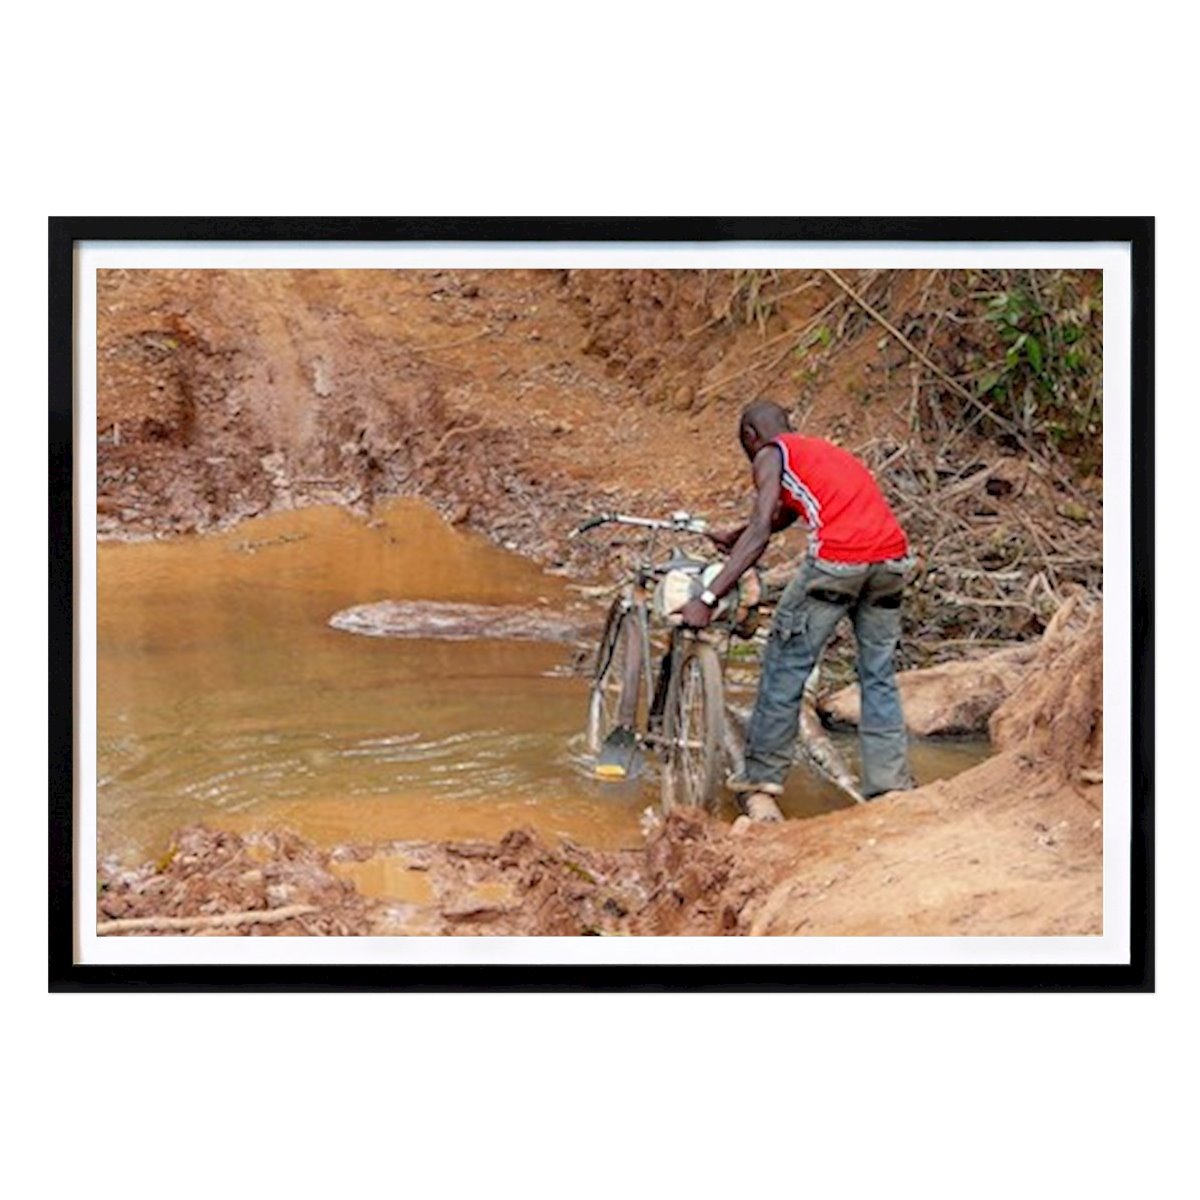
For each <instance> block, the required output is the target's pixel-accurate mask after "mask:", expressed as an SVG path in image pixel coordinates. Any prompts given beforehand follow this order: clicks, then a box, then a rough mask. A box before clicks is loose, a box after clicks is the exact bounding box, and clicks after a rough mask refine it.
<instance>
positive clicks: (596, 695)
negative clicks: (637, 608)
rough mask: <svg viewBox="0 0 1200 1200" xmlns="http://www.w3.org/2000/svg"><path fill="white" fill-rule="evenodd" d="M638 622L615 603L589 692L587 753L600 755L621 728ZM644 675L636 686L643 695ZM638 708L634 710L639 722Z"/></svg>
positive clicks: (597, 650) (624, 608) (631, 613)
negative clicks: (629, 659) (619, 721)
mask: <svg viewBox="0 0 1200 1200" xmlns="http://www.w3.org/2000/svg"><path fill="white" fill-rule="evenodd" d="M637 634H638V628H637V618H636V616H635V615H634V611H633V609H631V608H627V607H626V606H625V604H624V603H622V601H620V600H614V601H613V604H612V607H611V608H610V609H609V610H608V618H607V620H606V621H605V623H604V632H603V633H602V634H601V635H600V644H599V645H598V646H597V648H596V664H595V666H594V668H593V671H592V686H591V689H590V690H589V692H588V712H587V752H588V753H589V754H591V755H593V756H595V755H597V754H599V753H600V748H601V747H602V746H603V745H604V742H605V739H606V738H607V737H608V735H609V734H610V733H612V731H613V730H614V729H616V727H617V713H618V712H619V711H620V707H621V702H622V700H623V699H624V680H625V662H626V657H627V656H628V654H629V653H630V651H631V649H633V648H634V647H635V645H636V643H635V641H634V639H635V638H636V637H637ZM641 681H642V672H641V671H640V670H639V671H638V677H637V683H636V684H635V685H634V686H635V687H636V689H637V691H638V693H639V700H640V693H641ZM636 713H637V706H636V705H635V707H634V714H635V721H636Z"/></svg>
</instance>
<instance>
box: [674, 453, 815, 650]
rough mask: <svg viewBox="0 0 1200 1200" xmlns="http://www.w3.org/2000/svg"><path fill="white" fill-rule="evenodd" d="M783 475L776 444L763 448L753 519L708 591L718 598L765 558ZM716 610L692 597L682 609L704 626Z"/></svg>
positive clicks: (683, 616) (685, 618) (756, 472)
mask: <svg viewBox="0 0 1200 1200" xmlns="http://www.w3.org/2000/svg"><path fill="white" fill-rule="evenodd" d="M782 478H783V457H782V455H780V454H779V452H778V450H777V449H776V448H774V447H764V448H763V449H762V450H760V451H759V453H758V455H757V457H756V458H755V460H754V486H755V489H756V490H755V494H754V509H753V511H752V512H751V514H750V520H749V521H748V522H747V523H746V525H745V527H744V528H743V529H742V531H741V534H740V535H739V537H738V539H737V541H736V542H734V544H733V549H732V550H731V551H730V552H729V559H728V561H727V562H726V563H725V566H724V568H723V569H722V571H721V573H720V574H719V575H718V576H717V577H716V579H714V580H713V581H712V583H711V584H710V585H709V590H710V591H711V592H712V594H713V595H714V596H716V598H717V599H718V600H719V599H720V598H721V597H722V596H724V595H725V593H726V592H728V591H730V590H731V589H732V588H733V585H734V584H735V583H737V581H738V580H739V579H740V578H741V577H742V576H743V575H744V574H745V573H746V572H747V571H748V570H749V569H750V568H751V567H752V566H754V564H755V563H756V562H758V560H759V559H760V558H761V557H762V552H763V551H764V550H765V549H766V548H767V543H768V542H769V541H770V540H771V534H772V533H773V532H774V531H775V529H776V521H777V519H778V518H779V515H780V514H779V509H780V504H779V499H780V491H779V489H780V483H781V481H782ZM791 523H792V522H791V520H785V521H783V522H782V523H781V524H779V526H778V528H780V529H782V528H786V526H788V525H790V524H791ZM712 614H713V610H712V609H711V608H709V606H708V605H707V604H705V603H704V601H703V600H700V599H696V600H689V601H688V602H687V604H685V605H684V606H683V608H682V609H681V610H680V617H681V619H682V620H683V623H684V624H685V625H693V626H695V627H696V628H700V629H702V628H703V627H704V626H705V625H707V624H708V623H709V621H711V620H712Z"/></svg>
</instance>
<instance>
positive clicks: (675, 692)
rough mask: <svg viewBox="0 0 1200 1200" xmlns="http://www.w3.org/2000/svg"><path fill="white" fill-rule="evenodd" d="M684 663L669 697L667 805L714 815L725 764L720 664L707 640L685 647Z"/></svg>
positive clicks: (664, 799) (665, 769) (664, 801)
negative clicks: (701, 809)
mask: <svg viewBox="0 0 1200 1200" xmlns="http://www.w3.org/2000/svg"><path fill="white" fill-rule="evenodd" d="M679 650H680V659H679V665H678V667H677V668H676V670H675V672H674V676H673V678H672V681H671V688H670V691H669V692H668V695H667V711H666V721H665V723H664V734H665V737H666V742H667V754H666V761H665V762H664V764H663V773H662V806H663V809H664V810H665V811H667V812H669V811H670V810H671V809H672V808H679V807H684V806H686V807H692V808H703V809H706V810H707V811H709V812H713V811H715V810H716V808H717V802H718V799H719V796H720V791H721V782H722V780H721V769H722V766H723V764H724V761H725V685H724V678H723V676H722V674H721V660H720V658H719V656H718V655H717V651H716V649H715V648H714V647H713V646H711V645H709V644H708V643H707V642H701V641H697V640H691V641H688V642H686V643H685V644H684V645H682V646H681V647H680V648H679Z"/></svg>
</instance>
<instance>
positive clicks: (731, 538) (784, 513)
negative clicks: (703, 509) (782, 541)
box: [708, 503, 800, 554]
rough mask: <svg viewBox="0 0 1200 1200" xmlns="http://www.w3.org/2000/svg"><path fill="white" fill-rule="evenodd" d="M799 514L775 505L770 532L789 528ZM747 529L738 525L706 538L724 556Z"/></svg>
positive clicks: (778, 531)
mask: <svg viewBox="0 0 1200 1200" xmlns="http://www.w3.org/2000/svg"><path fill="white" fill-rule="evenodd" d="M799 515H800V514H799V513H798V512H797V511H796V510H795V509H794V508H784V506H783V504H782V503H779V504H776V505H775V514H774V516H772V518H771V532H772V533H782V532H783V531H784V530H785V529H787V528H788V527H789V526H791V525H794V524H795V523H796V518H797V517H798V516H799ZM748 528H749V525H748V524H747V525H739V526H738V527H737V528H736V529H730V530H728V531H726V532H725V533H717V532H716V531H714V532H712V533H710V534H709V535H708V536H709V537H710V538H711V539H712V540H713V541H714V542H715V543H716V544H717V545H718V546H719V547H720V548H721V549H722V550H724V551H725V553H726V554H728V553H729V551H730V550H732V549H733V548H734V546H735V545H736V544H737V540H738V538H740V537H741V536H742V534H743V533H745V532H746V530H747V529H748Z"/></svg>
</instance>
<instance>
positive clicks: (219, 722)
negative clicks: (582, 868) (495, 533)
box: [97, 502, 986, 903]
mask: <svg viewBox="0 0 1200 1200" xmlns="http://www.w3.org/2000/svg"><path fill="white" fill-rule="evenodd" d="M97 582H98V598H99V619H98V697H97V700H98V730H97V733H98V781H99V786H98V821H99V830H98V833H99V844H100V851H101V854H102V855H106V856H111V857H115V858H116V859H118V860H121V861H125V862H134V861H145V860H147V859H153V858H155V857H156V856H158V855H161V854H162V853H163V852H164V851H165V850H166V849H167V847H168V845H169V841H170V838H171V835H172V834H173V833H174V832H175V831H176V830H178V829H179V828H181V827H183V826H186V825H192V824H195V823H197V822H203V823H206V824H209V825H211V826H213V827H217V828H223V829H228V830H231V831H233V832H238V831H247V830H252V829H263V828H268V827H274V826H280V825H282V826H287V827H290V828H292V829H294V830H296V831H297V832H298V833H299V834H301V835H302V836H304V837H306V838H309V839H311V840H312V841H314V842H316V843H318V844H320V845H324V846H331V845H336V844H340V843H347V842H353V843H360V844H361V843H368V842H385V841H405V840H411V841H427V842H441V841H449V840H456V839H473V838H476V839H486V840H491V841H496V840H499V839H500V838H501V837H502V836H503V834H504V833H505V832H507V831H508V830H510V829H513V828H515V827H519V826H526V827H529V828H532V829H533V830H535V831H536V832H537V833H538V834H540V835H541V836H543V837H544V838H547V839H550V840H553V839H556V838H560V837H566V838H570V839H571V840H573V841H576V842H578V843H580V844H582V845H587V846H591V847H595V848H597V849H619V848H624V847H632V846H638V845H640V844H641V843H642V830H641V825H640V817H641V814H642V811H643V810H644V809H645V807H646V806H647V805H648V804H653V803H654V800H655V796H656V781H655V780H654V778H653V775H652V773H651V774H650V775H649V776H648V777H647V778H646V779H645V780H644V781H642V782H641V783H638V784H627V785H619V786H613V785H611V784H602V783H600V782H598V781H596V780H594V779H592V778H591V777H590V776H589V773H588V769H587V763H586V761H585V760H583V758H582V756H581V742H582V739H581V729H582V723H583V714H584V710H585V695H586V684H585V681H584V680H583V679H582V678H580V677H579V676H578V675H577V674H575V673H572V672H571V671H570V670H569V666H570V662H571V658H572V654H573V648H572V646H571V645H569V644H565V643H564V642H562V641H561V640H560V641H558V642H535V641H508V640H496V639H488V640H454V641H447V640H440V639H396V638H382V637H380V638H375V637H359V636H354V635H353V634H348V633H345V632H341V631H339V630H337V629H333V628H330V627H329V624H328V621H329V618H330V616H331V615H332V614H333V613H335V612H337V611H339V610H341V609H345V608H347V607H349V606H352V605H360V604H369V603H373V602H376V601H382V600H388V599H393V600H401V601H410V600H438V601H448V602H453V603H461V604H488V605H528V606H541V607H544V608H546V609H547V611H551V610H555V609H561V608H563V607H564V606H565V605H566V604H567V603H568V598H569V593H568V591H567V589H566V587H565V585H564V583H563V581H562V580H561V579H560V578H557V577H555V576H551V575H547V574H545V573H544V572H543V571H541V570H540V569H539V568H538V567H537V566H535V565H534V564H532V563H530V562H528V561H527V560H524V559H521V558H519V557H518V556H516V555H514V554H509V553H506V552H505V551H502V550H500V549H498V548H496V547H495V546H493V545H491V544H490V543H488V542H487V541H486V540H484V539H483V538H481V537H479V536H477V535H474V534H469V533H464V532H462V531H461V530H459V529H456V528H453V527H451V526H449V525H448V524H446V523H445V522H444V521H443V520H442V519H441V518H440V517H439V516H438V515H437V513H436V512H434V511H433V510H432V509H430V508H428V507H426V506H424V505H423V504H420V503H418V502H394V503H392V504H389V505H388V506H386V507H383V508H381V509H380V510H378V511H377V513H376V514H375V515H374V517H373V518H372V520H370V521H364V520H361V519H359V518H357V517H355V516H353V515H352V514H350V513H348V512H346V511H345V510H342V509H338V508H314V509H306V510H303V511H300V512H291V513H280V514H275V515H273V516H270V517H264V518H259V519H256V520H253V521H249V522H246V523H244V524H242V525H239V526H238V527H237V528H236V529H234V530H231V531H228V532H226V533H222V534H216V535H209V536H204V537H183V538H178V539H174V540H169V541H153V542H140V543H130V544H120V543H105V544H102V545H101V546H100V547H99V555H98V581H97ZM843 744H844V745H845V747H846V749H847V752H848V753H849V755H850V756H851V758H852V757H853V749H854V747H853V738H850V739H846V740H845V742H844V743H843ZM984 754H986V747H981V746H978V745H973V744H949V745H946V746H941V745H932V746H930V745H925V746H922V745H918V746H917V747H915V752H914V766H915V769H916V772H917V775H918V777H919V778H920V779H921V781H922V782H928V781H930V780H932V779H935V778H941V777H944V776H947V775H951V774H955V773H957V772H958V771H959V770H962V769H964V768H965V767H967V766H970V765H972V763H974V762H975V761H978V759H979V758H981V757H982V756H983V755H984ZM844 803H845V801H844V799H843V798H842V797H841V796H840V795H839V794H838V793H837V792H836V791H835V790H834V789H833V788H832V787H827V786H826V785H824V784H822V783H820V782H818V781H816V780H814V779H813V778H812V777H811V776H809V775H808V774H807V773H806V772H804V771H803V770H802V769H800V768H797V770H796V772H794V775H793V779H792V781H791V783H790V786H789V791H788V795H787V796H785V797H784V802H783V808H784V810H785V812H786V813H787V814H788V815H789V816H804V815H810V814H812V813H816V812H823V811H828V810H829V809H831V808H835V807H840V806H842V805H843V804H844ZM362 872H365V873H366V874H364V877H363V878H362V879H361V880H359V881H357V882H359V883H361V884H362V885H363V886H364V888H365V890H366V891H368V892H370V893H373V894H376V895H396V894H398V893H399V894H401V895H404V896H405V898H407V899H409V900H410V902H417V903H419V902H420V901H419V900H418V899H417V895H418V894H419V893H420V889H421V884H420V882H419V881H418V880H416V879H413V878H411V877H410V875H409V874H408V873H406V872H405V871H404V870H403V869H401V868H400V867H399V866H395V865H393V866H386V867H385V866H384V865H376V866H372V867H364V868H362ZM372 873H373V874H372ZM367 874H371V877H370V878H369V879H368V878H367ZM414 893H415V894H414Z"/></svg>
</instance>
